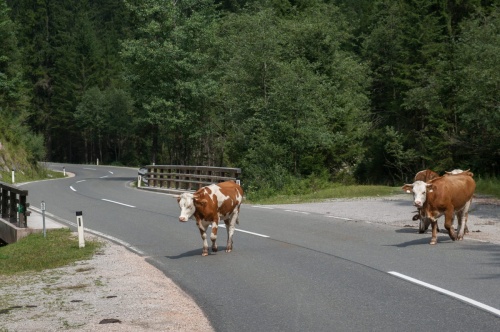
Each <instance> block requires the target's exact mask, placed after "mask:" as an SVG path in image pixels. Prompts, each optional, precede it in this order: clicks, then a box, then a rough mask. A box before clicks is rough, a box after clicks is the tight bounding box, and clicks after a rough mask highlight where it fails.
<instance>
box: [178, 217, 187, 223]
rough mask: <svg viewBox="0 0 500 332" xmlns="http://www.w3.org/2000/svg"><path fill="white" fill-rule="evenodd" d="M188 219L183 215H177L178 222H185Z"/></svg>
mask: <svg viewBox="0 0 500 332" xmlns="http://www.w3.org/2000/svg"><path fill="white" fill-rule="evenodd" d="M187 220H188V218H186V217H184V216H180V217H179V221H180V222H186V221H187Z"/></svg>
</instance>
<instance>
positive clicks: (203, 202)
mask: <svg viewBox="0 0 500 332" xmlns="http://www.w3.org/2000/svg"><path fill="white" fill-rule="evenodd" d="M194 203H195V204H196V205H197V206H205V205H207V200H206V199H196V200H194Z"/></svg>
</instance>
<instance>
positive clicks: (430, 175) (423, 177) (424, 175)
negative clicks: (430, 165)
mask: <svg viewBox="0 0 500 332" xmlns="http://www.w3.org/2000/svg"><path fill="white" fill-rule="evenodd" d="M438 177H439V174H438V173H436V172H434V171H432V170H430V169H424V170H422V171H420V172H418V173H417V174H415V178H414V179H413V181H414V182H415V181H423V182H427V181H430V180H432V179H435V178H438ZM417 212H418V213H417V214H416V215H414V216H413V218H412V220H419V219H420V222H419V224H418V232H419V233H424V232H425V231H426V230H427V229H428V228H429V225H430V221H429V219H425V220H422V219H421V218H420V209H418V211H417ZM437 231H438V232H439V227H438V230H437Z"/></svg>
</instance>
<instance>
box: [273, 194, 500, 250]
mask: <svg viewBox="0 0 500 332" xmlns="http://www.w3.org/2000/svg"><path fill="white" fill-rule="evenodd" d="M412 198H413V196H412V195H410V194H401V195H394V196H386V197H373V198H360V199H333V200H329V201H325V202H320V203H305V204H280V205H273V207H274V208H282V209H290V210H296V211H302V212H308V213H318V214H324V215H328V216H330V217H339V218H342V219H350V220H356V221H365V222H368V223H374V224H382V225H387V226H389V227H396V228H403V227H404V228H414V229H415V233H418V223H419V221H418V220H417V221H413V220H412V217H413V216H414V215H415V214H416V212H417V209H416V208H415V207H414V206H413V202H412ZM438 225H439V228H440V229H441V232H442V233H446V234H448V233H447V232H446V230H445V229H444V216H441V217H440V218H439V219H438ZM454 225H455V228H456V227H457V221H456V219H455V220H454ZM467 225H468V228H469V233H468V234H466V235H465V237H464V240H466V241H467V240H478V241H484V242H491V243H495V244H500V200H499V199H496V198H491V197H486V196H480V195H475V196H474V198H473V199H472V205H471V208H470V210H469V218H468V221H467ZM426 233H427V234H428V235H429V236H430V230H427V232H426Z"/></svg>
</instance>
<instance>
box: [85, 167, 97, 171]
mask: <svg viewBox="0 0 500 332" xmlns="http://www.w3.org/2000/svg"><path fill="white" fill-rule="evenodd" d="M83 169H89V170H91V171H95V170H96V169H95V168H88V167H87V168H86V167H84V168H83Z"/></svg>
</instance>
